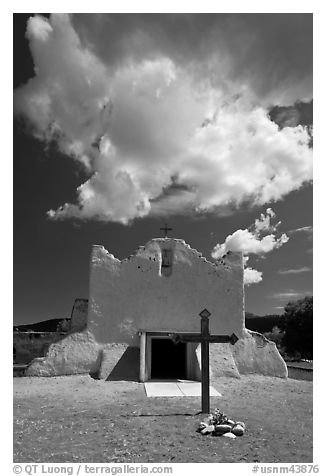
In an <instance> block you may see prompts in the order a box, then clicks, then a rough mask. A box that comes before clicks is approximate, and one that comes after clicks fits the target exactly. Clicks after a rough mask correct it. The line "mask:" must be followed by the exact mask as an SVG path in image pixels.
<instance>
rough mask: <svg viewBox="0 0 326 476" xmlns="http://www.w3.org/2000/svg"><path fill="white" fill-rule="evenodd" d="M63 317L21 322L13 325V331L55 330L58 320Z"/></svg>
mask: <svg viewBox="0 0 326 476" xmlns="http://www.w3.org/2000/svg"><path fill="white" fill-rule="evenodd" d="M63 320H64V319H49V320H48V321H42V322H35V323H34V324H22V325H19V326H14V331H22V332H27V331H34V332H55V331H56V330H57V327H58V324H59V322H61V321H63Z"/></svg>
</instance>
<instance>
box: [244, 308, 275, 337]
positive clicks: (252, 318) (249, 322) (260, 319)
mask: <svg viewBox="0 0 326 476" xmlns="http://www.w3.org/2000/svg"><path fill="white" fill-rule="evenodd" d="M282 319H283V317H282V316H280V315H279V314H271V315H267V316H256V315H255V314H252V313H251V312H246V314H245V323H246V324H245V325H246V328H247V329H249V330H251V331H255V332H260V333H261V334H264V332H270V331H271V330H272V329H273V327H275V326H278V327H280V324H281V322H282Z"/></svg>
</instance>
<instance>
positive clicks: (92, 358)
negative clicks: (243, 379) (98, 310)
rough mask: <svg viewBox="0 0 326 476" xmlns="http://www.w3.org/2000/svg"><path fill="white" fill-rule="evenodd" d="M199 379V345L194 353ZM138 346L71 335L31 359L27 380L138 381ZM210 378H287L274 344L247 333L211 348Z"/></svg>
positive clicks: (86, 335) (85, 335) (256, 334)
mask: <svg viewBox="0 0 326 476" xmlns="http://www.w3.org/2000/svg"><path fill="white" fill-rule="evenodd" d="M196 355H197V361H198V371H197V374H196V377H197V378H198V380H199V379H200V345H198V347H197V350H196ZM139 363H140V357H139V345H138V346H137V345H136V346H129V345H128V344H127V343H108V344H99V343H98V342H97V341H96V340H95V338H94V336H93V334H92V333H91V332H89V331H84V332H78V333H73V334H70V335H68V336H67V337H65V338H64V339H62V340H61V341H60V342H56V343H55V344H52V345H50V348H49V351H48V353H47V355H46V356H45V357H42V358H37V359H34V360H33V361H32V362H31V364H30V365H29V367H28V368H27V370H26V373H25V374H26V375H28V376H41V377H51V376H55V375H72V374H85V373H89V374H91V375H92V376H93V377H94V378H100V379H104V380H134V381H138V379H139ZM210 374H211V377H212V378H219V377H234V378H239V377H240V376H241V375H245V374H259V375H266V376H272V377H282V378H286V377H287V367H286V364H285V362H284V361H283V359H282V357H281V356H280V354H279V352H278V350H277V348H276V345H275V344H274V342H271V341H268V340H267V339H266V338H265V337H264V336H262V335H261V334H258V333H257V332H251V331H246V332H245V337H244V338H242V339H240V340H239V341H238V342H237V343H236V344H235V345H234V346H232V345H231V344H210Z"/></svg>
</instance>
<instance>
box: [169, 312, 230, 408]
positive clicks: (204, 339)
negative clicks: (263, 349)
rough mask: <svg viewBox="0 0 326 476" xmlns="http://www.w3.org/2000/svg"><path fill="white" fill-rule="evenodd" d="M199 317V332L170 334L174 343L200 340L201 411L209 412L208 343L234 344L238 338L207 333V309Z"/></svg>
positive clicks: (208, 314)
mask: <svg viewBox="0 0 326 476" xmlns="http://www.w3.org/2000/svg"><path fill="white" fill-rule="evenodd" d="M199 315H200V317H201V322H200V324H201V332H200V334H179V333H178V334H171V338H172V339H173V341H174V342H175V343H178V342H200V344H201V411H202V413H209V412H210V406H209V343H210V342H219V343H225V342H230V343H231V344H232V345H234V344H235V343H236V342H237V341H238V340H239V339H238V337H237V336H236V335H235V334H232V335H231V336H228V335H211V334H210V333H209V321H208V318H209V316H210V315H211V313H210V312H209V311H208V310H207V309H203V310H202V311H201V312H200V313H199Z"/></svg>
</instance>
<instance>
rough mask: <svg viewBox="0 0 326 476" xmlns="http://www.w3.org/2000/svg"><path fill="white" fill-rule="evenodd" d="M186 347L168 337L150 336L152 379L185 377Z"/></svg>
mask: <svg viewBox="0 0 326 476" xmlns="http://www.w3.org/2000/svg"><path fill="white" fill-rule="evenodd" d="M186 350H187V347H186V343H185V342H179V343H178V344H175V343H174V342H173V341H172V340H170V339H158V338H157V339H155V338H152V368H151V378H152V379H186V378H187V353H186Z"/></svg>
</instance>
